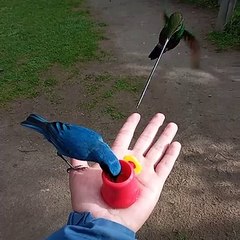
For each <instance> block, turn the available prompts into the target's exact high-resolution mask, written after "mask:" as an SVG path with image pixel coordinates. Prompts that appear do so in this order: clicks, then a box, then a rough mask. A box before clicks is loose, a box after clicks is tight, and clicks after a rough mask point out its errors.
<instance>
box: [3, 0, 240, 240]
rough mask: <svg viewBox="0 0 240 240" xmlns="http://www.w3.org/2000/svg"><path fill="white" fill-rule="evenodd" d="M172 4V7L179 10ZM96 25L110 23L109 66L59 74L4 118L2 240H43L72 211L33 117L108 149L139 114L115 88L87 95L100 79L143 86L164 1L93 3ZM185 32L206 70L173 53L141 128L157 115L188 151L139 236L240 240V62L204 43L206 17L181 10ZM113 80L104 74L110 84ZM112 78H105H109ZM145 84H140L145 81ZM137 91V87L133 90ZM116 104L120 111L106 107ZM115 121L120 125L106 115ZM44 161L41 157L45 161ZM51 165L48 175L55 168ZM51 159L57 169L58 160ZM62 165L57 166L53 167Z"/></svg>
mask: <svg viewBox="0 0 240 240" xmlns="http://www.w3.org/2000/svg"><path fill="white" fill-rule="evenodd" d="M173 2H174V1H173ZM90 3H91V6H92V11H93V12H94V14H95V16H96V18H97V19H100V20H101V21H103V22H106V23H107V24H108V26H107V27H106V31H107V35H108V38H109V40H105V41H103V48H104V49H107V50H108V51H109V52H112V56H111V58H110V60H109V61H107V60H106V61H104V62H102V63H98V62H97V63H92V64H91V65H89V66H82V65H81V64H80V65H76V66H75V68H74V69H75V70H74V71H75V72H76V74H72V72H71V71H70V70H69V72H64V71H63V70H61V68H59V67H58V66H55V67H54V68H53V69H51V70H50V71H49V72H48V73H46V75H51V74H53V75H54V76H56V77H57V78H58V79H60V82H62V83H63V84H59V86H58V87H57V88H56V89H55V90H54V93H53V94H52V95H50V96H49V95H47V94H43V95H42V96H40V97H38V98H36V99H33V100H24V101H16V102H15V103H13V104H11V106H10V107H9V109H8V110H1V112H0V120H1V127H0V136H1V142H0V148H1V160H2V162H4V164H3V165H2V167H1V168H0V197H1V203H2V206H3V207H2V208H1V210H0V216H1V226H0V229H1V235H0V239H12V240H17V239H40V238H42V237H43V236H46V235H48V234H49V233H50V232H51V231H53V230H54V229H57V228H58V227H59V226H61V225H62V224H64V223H65V221H66V217H67V214H68V212H69V211H70V199H69V192H68V186H67V184H68V183H67V174H66V173H65V165H63V164H62V165H60V164H59V159H58V158H57V157H56V156H55V152H54V150H53V149H52V148H50V146H49V144H48V143H47V142H43V141H42V138H41V137H40V136H38V135H36V134H33V133H32V132H31V131H26V130H25V129H22V128H20V127H19V122H20V121H21V120H23V119H24V118H25V117H26V115H27V114H28V113H30V112H37V113H40V114H43V115H45V116H48V117H49V118H51V119H55V118H56V119H59V120H60V119H61V120H62V121H69V122H79V123H81V124H84V125H86V126H88V127H91V128H94V129H96V130H99V131H100V132H102V133H103V134H104V136H105V137H106V139H107V140H109V141H110V142H111V141H112V140H113V138H114V136H115V135H116V132H117V130H118V128H119V126H120V125H121V124H122V123H123V121H124V118H121V117H119V116H121V114H123V115H126V116H127V115H128V114H129V113H131V112H133V111H135V105H136V101H137V96H138V93H136V92H133V93H131V92H122V91H119V92H117V93H115V95H114V96H113V98H112V99H110V100H109V99H108V100H107V98H101V91H102V92H103V91H104V89H105V88H106V87H107V88H111V87H112V86H110V85H109V83H108V84H106V86H105V85H104V86H102V85H99V89H98V91H96V89H95V90H94V89H92V88H90V87H89V83H91V81H95V82H97V81H96V80H97V79H98V80H99V78H98V77H97V76H99V75H100V76H101V77H102V78H101V79H102V80H103V82H104V81H105V80H106V79H114V78H115V76H116V77H119V75H121V76H122V75H125V76H127V77H128V76H129V79H130V76H140V78H136V79H135V80H134V81H140V79H142V76H143V77H144V79H146V77H147V75H148V74H149V71H150V70H151V67H152V64H153V62H151V61H150V60H149V59H148V58H147V56H148V54H149V52H150V51H151V49H152V48H153V46H154V45H155V44H156V41H157V36H158V33H159V28H160V27H161V26H162V20H161V16H160V14H159V13H160V12H161V10H162V9H161V2H160V1H157V0H151V1H144V0H132V1H127V0H119V1H115V0H112V1H111V2H109V1H98V0H91V1H90ZM169 8H170V12H172V11H175V10H179V11H181V12H182V13H183V15H184V17H185V19H186V25H187V27H188V28H189V29H190V30H192V31H193V32H194V33H196V35H197V36H198V37H199V38H200V39H201V40H202V41H201V44H202V47H203V50H202V68H201V70H199V71H193V70H191V69H190V68H189V56H188V53H189V51H188V49H187V48H186V46H185V45H184V43H181V45H180V46H179V47H178V48H176V49H175V50H174V51H172V52H169V53H167V54H166V55H165V56H164V58H163V62H162V63H161V66H160V68H159V69H158V72H157V73H156V74H155V78H154V79H153V81H152V83H151V85H150V88H149V90H148V92H147V95H146V96H145V98H144V101H143V103H142V105H141V107H140V113H141V114H142V115H143V120H142V123H141V126H143V125H144V124H145V123H146V121H147V120H148V119H149V118H150V117H151V116H152V115H153V114H154V113H156V112H159V111H160V112H163V113H164V114H166V116H167V121H175V122H177V123H178V125H179V134H178V136H177V139H178V140H179V141H181V142H182V144H183V150H182V153H181V156H180V157H179V159H178V162H177V164H176V167H175V169H174V171H173V173H172V174H171V177H170V178H169V179H168V181H167V184H166V186H165V188H164V191H163V193H162V196H161V201H160V202H159V204H158V206H157V207H156V209H155V211H154V214H152V216H151V218H150V219H149V220H148V221H147V223H146V224H145V226H144V227H143V228H142V229H141V231H139V233H138V237H139V239H153V240H154V239H240V237H239V236H240V203H239V199H240V191H239V183H240V163H239V159H240V147H239V142H240V124H239V120H240V112H239V109H240V79H239V76H240V74H239V73H240V70H239V66H240V62H239V57H237V56H238V55H237V54H239V53H237V52H233V51H232V52H231V51H230V52H227V53H216V52H215V51H214V48H213V46H210V44H209V43H208V42H206V41H205V40H204V36H205V33H206V32H207V31H208V30H209V29H210V27H211V23H212V22H213V21H214V18H215V16H213V15H212V13H211V12H209V11H208V10H203V9H199V8H195V7H192V6H189V5H185V4H179V3H177V2H174V3H173V4H171V5H170V6H169ZM106 72H107V75H106ZM104 74H105V75H104ZM141 82H143V80H141ZM129 84H130V83H129ZM109 102H114V106H116V109H115V108H113V107H112V106H110V105H108V106H110V107H109V108H106V104H109ZM106 113H110V115H111V114H113V113H114V114H115V115H114V116H115V118H119V119H115V120H113V119H112V118H111V117H110V115H109V114H106ZM43 153H44V154H43ZM49 159H51V163H53V164H52V165H51V167H50V168H49V169H48V164H49V162H50V161H49ZM52 159H53V160H52ZM54 163H56V164H54Z"/></svg>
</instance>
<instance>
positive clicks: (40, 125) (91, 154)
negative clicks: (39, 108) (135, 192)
mask: <svg viewBox="0 0 240 240" xmlns="http://www.w3.org/2000/svg"><path fill="white" fill-rule="evenodd" d="M21 125H22V126H25V127H28V128H31V129H33V130H35V131H37V132H39V133H41V134H42V135H43V136H44V137H45V138H46V139H47V140H48V141H49V142H50V143H52V144H53V145H54V146H55V148H56V149H57V154H58V156H60V157H61V158H62V159H63V160H64V161H65V162H66V163H67V164H68V165H69V166H70V169H74V170H78V169H79V168H80V169H81V168H82V167H80V166H78V167H73V166H72V164H70V163H69V162H68V161H67V160H66V159H65V158H64V157H63V156H66V157H70V158H75V159H78V160H85V161H93V162H96V163H99V165H100V167H101V168H102V169H103V171H106V172H107V173H109V174H110V175H112V176H113V177H116V176H118V174H119V173H120V171H121V165H120V162H119V160H118V159H117V157H116V156H115V155H114V153H113V152H112V150H111V148H110V147H109V146H108V145H107V144H106V143H105V142H104V141H103V138H102V136H101V135H100V134H98V133H96V132H94V131H93V130H91V129H88V128H85V127H82V126H79V125H74V124H68V123H62V122H49V121H47V120H46V119H44V118H43V117H41V116H39V115H37V114H30V115H29V117H28V118H27V119H26V120H25V121H23V122H21Z"/></svg>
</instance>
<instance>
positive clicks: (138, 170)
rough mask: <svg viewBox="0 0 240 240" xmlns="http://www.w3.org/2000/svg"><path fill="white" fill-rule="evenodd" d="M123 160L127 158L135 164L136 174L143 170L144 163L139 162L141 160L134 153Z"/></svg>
mask: <svg viewBox="0 0 240 240" xmlns="http://www.w3.org/2000/svg"><path fill="white" fill-rule="evenodd" d="M123 160H125V161H126V162H129V163H131V164H132V165H133V169H134V172H135V173H136V174H139V173H140V172H141V171H142V165H141V164H140V163H139V161H138V160H137V158H135V157H134V156H132V155H126V156H125V157H124V158H123Z"/></svg>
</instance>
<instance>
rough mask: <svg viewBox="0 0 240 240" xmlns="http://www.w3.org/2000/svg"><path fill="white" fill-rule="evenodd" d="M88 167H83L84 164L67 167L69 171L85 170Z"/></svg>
mask: <svg viewBox="0 0 240 240" xmlns="http://www.w3.org/2000/svg"><path fill="white" fill-rule="evenodd" d="M87 168H88V167H83V166H82V165H79V166H76V167H70V168H68V169H67V172H68V173H70V172H71V171H84V170H86V169H87Z"/></svg>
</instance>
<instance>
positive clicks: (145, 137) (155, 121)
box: [133, 113, 165, 155]
mask: <svg viewBox="0 0 240 240" xmlns="http://www.w3.org/2000/svg"><path fill="white" fill-rule="evenodd" d="M164 119H165V116H164V115H163V114H161V113H157V114H156V115H155V116H154V117H153V118H152V120H151V121H150V122H149V124H148V125H147V127H146V128H145V129H144V131H143V133H142V134H141V135H140V137H139V139H138V140H137V142H136V144H135V146H134V148H133V150H134V151H135V152H137V153H139V154H141V155H144V153H145V152H146V151H147V150H148V149H149V147H150V146H151V144H152V142H153V140H154V138H155V136H156V134H157V132H158V129H159V127H160V126H162V124H163V122H164Z"/></svg>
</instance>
